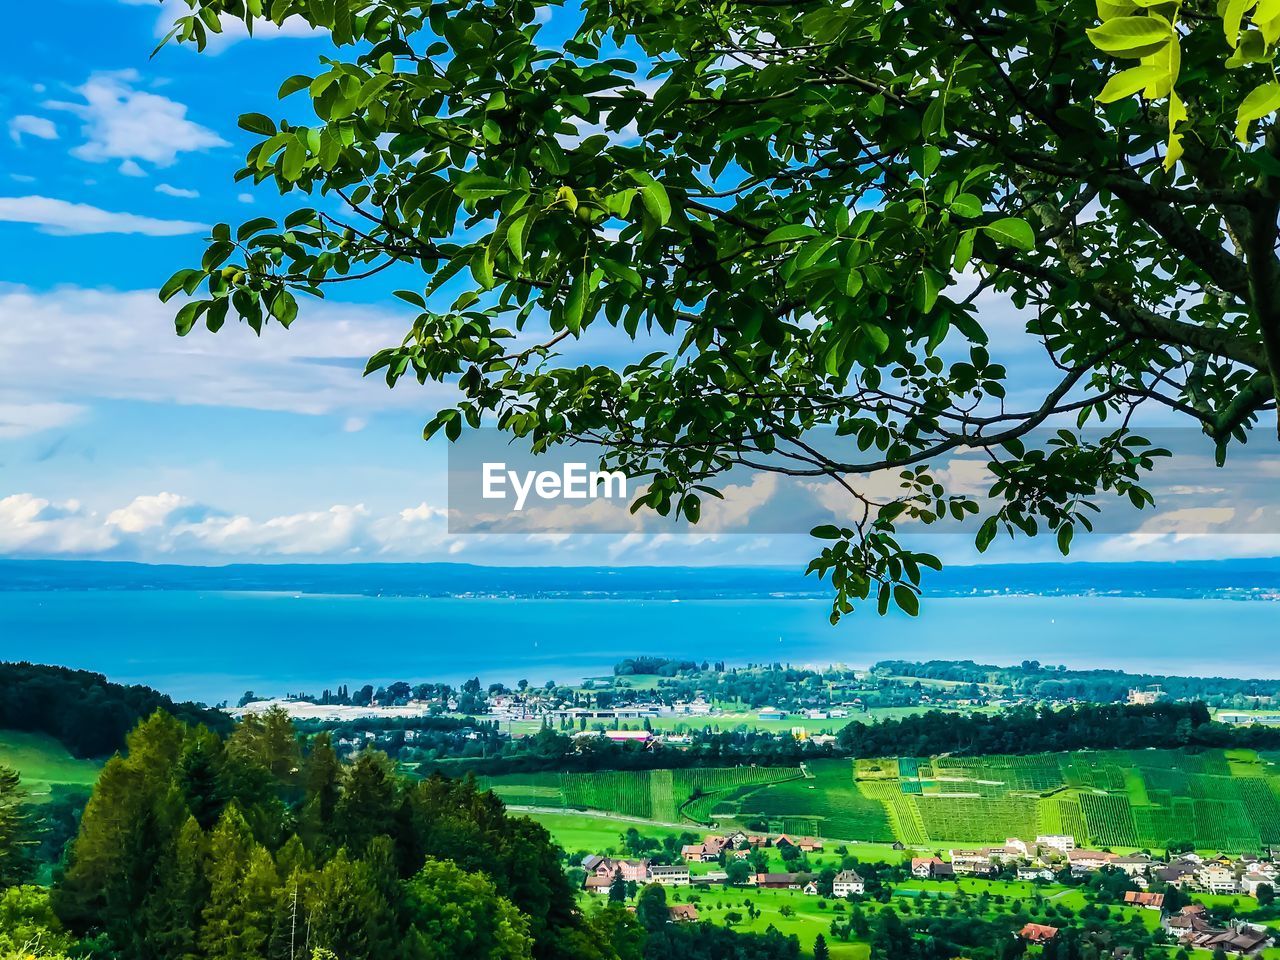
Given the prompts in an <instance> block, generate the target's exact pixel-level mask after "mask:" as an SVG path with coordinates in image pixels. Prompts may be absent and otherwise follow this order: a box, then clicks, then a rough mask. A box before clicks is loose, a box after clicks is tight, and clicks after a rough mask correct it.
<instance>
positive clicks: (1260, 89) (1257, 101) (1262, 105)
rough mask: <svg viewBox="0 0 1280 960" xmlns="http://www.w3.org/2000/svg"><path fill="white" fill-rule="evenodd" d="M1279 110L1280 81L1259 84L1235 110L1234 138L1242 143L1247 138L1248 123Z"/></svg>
mask: <svg viewBox="0 0 1280 960" xmlns="http://www.w3.org/2000/svg"><path fill="white" fill-rule="evenodd" d="M1276 110H1280V83H1276V82H1275V81H1274V80H1272V81H1270V82H1269V83H1263V84H1259V85H1258V86H1256V87H1254V88H1253V89H1252V90H1250V91H1249V95H1248V96H1247V97H1245V98H1244V102H1243V103H1241V104H1240V109H1239V110H1237V111H1236V139H1237V140H1239V141H1241V142H1242V143H1243V142H1244V141H1245V140H1247V139H1248V138H1249V124H1250V123H1252V122H1253V121H1254V120H1261V119H1262V118H1263V117H1266V116H1270V115H1271V114H1273V113H1275V112H1276Z"/></svg>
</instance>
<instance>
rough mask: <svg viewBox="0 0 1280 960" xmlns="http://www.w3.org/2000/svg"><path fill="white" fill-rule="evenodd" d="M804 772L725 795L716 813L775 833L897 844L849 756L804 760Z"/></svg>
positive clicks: (886, 817) (882, 808) (883, 812)
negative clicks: (800, 776) (795, 777)
mask: <svg viewBox="0 0 1280 960" xmlns="http://www.w3.org/2000/svg"><path fill="white" fill-rule="evenodd" d="M805 773H806V776H805V778H804V779H801V780H788V781H786V782H784V783H774V784H769V785H767V786H765V787H760V788H756V789H752V790H750V791H744V792H743V794H742V795H741V796H737V797H735V796H729V797H726V798H725V799H724V800H722V801H721V802H720V803H718V804H716V806H715V807H713V808H712V811H711V814H712V818H713V819H714V820H716V821H717V822H719V821H723V820H730V819H732V820H735V821H737V822H739V823H743V822H747V821H764V822H765V823H766V824H767V825H768V829H769V831H770V832H773V833H799V834H806V835H810V836H821V837H840V838H846V839H858V840H874V841H887V842H890V843H892V841H893V840H894V837H895V834H894V831H893V829H892V828H891V826H890V819H889V815H888V813H887V812H886V809H885V806H884V805H883V804H881V803H879V802H878V801H877V800H875V799H874V798H872V797H869V796H867V795H866V794H864V793H862V792H861V791H859V790H858V789H857V785H856V784H855V783H854V781H853V776H852V768H851V766H850V764H849V761H848V760H815V761H813V762H811V763H807V764H805Z"/></svg>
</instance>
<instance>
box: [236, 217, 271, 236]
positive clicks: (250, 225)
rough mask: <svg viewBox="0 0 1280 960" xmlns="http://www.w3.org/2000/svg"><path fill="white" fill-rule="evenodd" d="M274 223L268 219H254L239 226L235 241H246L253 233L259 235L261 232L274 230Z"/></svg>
mask: <svg viewBox="0 0 1280 960" xmlns="http://www.w3.org/2000/svg"><path fill="white" fill-rule="evenodd" d="M275 225H276V222H275V221H274V220H272V219H271V218H270V217H254V218H253V219H252V220H247V221H245V222H244V223H242V224H240V229H239V230H237V231H236V239H237V240H241V241H243V240H248V239H249V238H250V237H252V236H253V235H254V234H255V233H261V232H262V231H263V230H273V229H275Z"/></svg>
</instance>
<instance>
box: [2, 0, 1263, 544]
mask: <svg viewBox="0 0 1280 960" xmlns="http://www.w3.org/2000/svg"><path fill="white" fill-rule="evenodd" d="M174 10H175V8H174V7H173V5H172V4H171V3H169V2H166V3H165V4H163V5H162V4H160V3H157V2H124V0H47V2H45V3H42V4H39V5H31V4H28V5H25V6H20V7H18V8H15V10H14V11H13V15H14V17H16V18H17V22H16V23H15V22H11V28H10V29H9V30H8V31H7V32H6V33H5V36H4V39H2V40H0V52H3V54H4V56H3V59H0V63H3V64H4V66H3V68H0V246H2V247H3V249H4V251H5V257H4V259H3V261H2V263H0V555H14V556H64V557H102V558H130V559H144V560H155V561H175V562H226V561H230V560H233V559H235V560H251V559H260V560H272V559H316V560H352V559H360V560H371V559H395V560H404V559H442V558H455V559H464V560H470V561H473V562H488V563H504V562H508V563H537V562H555V563H574V562H609V561H616V562H644V563H652V562H655V561H662V562H672V563H716V562H735V563H742V562H772V563H777V562H802V561H803V560H804V559H806V558H807V557H808V556H809V555H810V553H811V550H812V545H811V544H810V543H809V542H807V538H804V537H779V536H761V535H749V536H748V535H740V536H725V535H714V534H712V535H705V536H700V537H658V538H655V537H652V536H632V537H611V536H593V537H586V536H580V537H575V538H569V539H564V538H561V537H552V538H548V537H536V536H535V537H527V536H519V537H518V536H507V537H488V538H485V537H450V536H449V535H448V534H447V533H446V531H445V529H444V524H443V522H442V519H441V517H442V511H443V509H444V507H445V506H446V496H445V495H446V485H445V477H444V463H445V458H444V451H443V449H442V447H441V445H440V444H439V443H435V442H433V443H432V444H424V443H423V442H422V440H421V433H420V431H421V426H422V423H423V421H424V420H425V418H426V416H427V414H428V411H429V410H430V408H431V406H432V403H433V400H439V399H441V398H442V397H443V396H444V393H443V392H442V391H441V390H440V388H424V389H419V388H416V387H415V386H413V385H405V386H403V387H401V388H398V389H396V390H394V391H389V390H387V389H386V387H385V385H384V384H383V383H382V381H380V380H377V379H373V380H368V381H366V380H362V379H361V377H360V370H361V367H362V366H363V362H364V359H365V358H366V357H367V356H368V355H369V354H370V353H371V352H373V351H374V350H376V349H378V348H379V347H382V346H386V345H388V344H391V343H393V342H395V341H397V340H398V339H399V338H400V336H401V335H402V334H403V331H404V329H405V328H406V327H407V324H408V315H407V314H406V312H405V311H403V310H400V309H398V308H397V306H396V305H395V304H396V301H393V300H392V299H391V298H390V297H389V296H388V292H389V290H390V289H391V285H389V284H383V283H378V284H376V285H371V286H366V287H363V288H360V286H359V285H352V286H351V287H350V288H349V289H347V290H344V291H343V295H344V296H346V297H347V298H348V299H346V300H345V301H343V302H333V301H331V302H326V303H323V304H312V305H306V306H305V307H304V314H303V316H302V318H301V319H300V321H299V322H298V323H297V324H296V325H295V327H294V328H293V330H292V331H290V332H288V333H286V332H284V331H281V330H280V329H279V328H278V327H271V328H269V329H268V330H267V332H266V334H265V335H264V336H263V337H262V338H261V339H260V340H259V339H256V338H254V337H253V336H252V335H251V334H250V333H249V332H248V331H247V330H245V329H243V328H239V329H234V328H231V327H228V329H227V330H225V331H224V332H223V333H221V334H219V335H218V336H217V337H212V336H209V335H207V334H203V333H202V332H200V331H197V332H196V333H193V334H192V335H191V337H189V338H187V339H179V338H177V337H176V336H175V335H174V334H173V332H172V312H173V306H172V305H168V306H166V305H163V304H160V303H159V302H158V301H157V300H156V298H155V294H154V291H155V290H156V289H157V288H158V287H159V286H160V284H161V283H162V282H163V281H164V280H165V279H166V278H167V277H168V276H169V275H170V274H171V273H172V272H173V271H174V270H176V269H178V268H179V267H182V266H186V265H188V264H189V263H191V262H193V261H195V260H196V259H198V257H199V255H200V252H201V251H202V249H203V241H202V238H203V237H204V236H205V234H206V231H207V228H208V225H210V224H212V223H214V222H217V221H232V222H236V221H238V220H242V219H246V218H248V217H250V216H256V215H260V214H265V215H271V214H273V213H275V212H277V211H280V210H283V209H285V208H284V207H283V206H282V202H281V201H280V199H279V198H278V197H277V198H273V197H272V196H271V195H270V192H269V187H268V188H267V189H265V190H261V191H259V190H254V189H253V188H251V187H246V186H244V185H242V184H237V183H235V182H234V180H233V174H234V172H235V171H236V170H237V169H238V167H239V160H240V157H241V156H242V155H243V152H244V150H245V149H246V147H247V146H248V145H249V142H250V136H249V135H248V134H244V133H243V132H242V131H240V130H238V129H237V127H236V124H235V119H236V116H237V115H238V114H241V113H246V112H251V111H253V112H262V113H267V114H270V115H280V113H281V110H282V108H281V107H280V105H279V104H278V103H277V101H276V99H275V91H276V89H277V87H278V85H279V82H280V81H281V80H282V79H283V78H285V77H287V76H289V75H290V74H293V73H307V72H311V71H312V70H313V68H314V65H315V62H316V58H317V56H318V55H320V54H321V53H322V52H324V50H325V48H326V45H325V43H324V41H323V40H322V39H319V38H316V37H314V36H308V35H306V33H305V31H299V30H294V29H284V30H280V31H268V32H265V33H261V34H259V35H258V36H256V37H255V38H253V39H251V40H250V39H247V38H245V37H243V36H242V35H232V36H229V37H226V38H222V39H218V40H216V41H215V43H214V44H213V47H212V49H211V50H209V51H206V52H205V53H204V54H197V53H195V52H194V50H190V49H185V48H180V47H177V46H174V45H170V46H168V47H166V48H165V49H163V50H162V51H161V52H160V53H159V54H158V55H157V56H155V57H154V58H152V57H151V52H152V50H153V48H154V47H155V44H156V42H157V39H158V38H159V36H161V35H162V34H163V32H164V28H165V24H166V23H167V22H168V20H169V19H170V18H171V16H172V15H173V13H174ZM555 26H556V25H555V24H554V23H553V24H552V29H553V30H554V28H555ZM988 306H989V310H990V317H989V319H990V320H991V322H992V325H993V327H994V328H995V329H996V330H997V331H1003V332H1004V333H1005V334H1007V335H1008V336H1007V339H1008V343H1007V345H1006V344H1002V346H1003V347H1004V351H1003V352H1004V355H1005V360H1006V362H1007V363H1008V364H1009V366H1010V367H1011V369H1014V370H1015V371H1016V370H1018V369H1019V367H1020V365H1021V366H1022V367H1024V368H1025V370H1026V371H1027V380H1028V387H1029V388H1033V387H1034V386H1035V384H1036V381H1037V380H1038V378H1037V377H1036V376H1035V374H1034V369H1035V367H1036V361H1035V360H1034V356H1035V354H1034V345H1032V344H1029V343H1027V342H1025V341H1022V342H1015V340H1016V331H1017V330H1019V329H1020V327H1021V321H1020V319H1019V318H1018V317H1017V315H1016V311H1014V310H1013V308H1012V307H1011V306H1009V305H1008V304H1007V303H999V302H992V303H990V304H989V305H988ZM638 352H643V351H638ZM1275 462H1276V461H1272V460H1267V461H1265V463H1263V465H1262V466H1261V467H1259V470H1261V471H1263V472H1262V474H1261V475H1262V476H1268V477H1280V472H1276V473H1274V474H1272V473H1267V472H1266V471H1269V470H1272V469H1273V468H1274V466H1275ZM1271 484H1272V485H1274V480H1272V481H1271ZM1179 496H1181V497H1183V498H1184V500H1179V499H1178V497H1179ZM1189 496H1193V495H1192V494H1191V492H1190V491H1189V490H1184V491H1182V492H1181V493H1174V494H1173V496H1172V501H1171V503H1172V508H1178V507H1179V505H1183V506H1187V507H1188V508H1194V509H1196V510H1203V509H1215V508H1216V509H1218V510H1223V509H1227V507H1226V506H1224V505H1223V501H1224V500H1226V501H1230V500H1232V493H1231V492H1230V491H1229V490H1227V489H1225V488H1219V487H1213V488H1209V487H1206V486H1203V485H1202V486H1201V487H1198V488H1197V493H1196V494H1194V497H1195V500H1194V503H1192V502H1191V501H1187V500H1185V498H1186V497H1189ZM1236 499H1238V498H1236ZM1165 502H1170V501H1168V499H1167V498H1166V501H1165ZM1215 504H1217V506H1216V507H1215ZM1162 506H1164V503H1162ZM1240 519H1241V518H1240V516H1239V515H1237V517H1236V520H1237V524H1236V526H1235V527H1233V528H1232V529H1233V532H1232V533H1231V534H1230V535H1221V536H1215V537H1189V536H1179V535H1175V534H1172V533H1162V532H1161V531H1160V530H1159V529H1157V528H1152V529H1153V530H1154V531H1155V532H1151V531H1150V530H1149V531H1148V533H1147V534H1144V535H1143V537H1141V538H1137V539H1135V538H1134V537H1133V536H1132V535H1130V536H1126V537H1111V538H1097V539H1096V540H1094V541H1093V542H1090V543H1087V544H1082V545H1081V549H1080V551H1079V554H1078V556H1079V557H1082V558H1098V557H1105V558H1119V557H1126V556H1132V557H1135V558H1137V557H1141V558H1145V559H1152V558H1154V557H1156V556H1171V557H1172V556H1210V557H1212V556H1227V555H1237V554H1254V555H1257V554H1274V553H1280V540H1278V539H1277V538H1275V537H1272V536H1265V537H1257V536H1255V537H1248V536H1242V535H1241V530H1242V529H1243V528H1242V527H1241V526H1240V525H1239V520H1240ZM1170 529H1173V528H1170ZM1186 529H1192V528H1186ZM1195 529H1199V528H1195ZM1272 529H1275V527H1273V528H1272ZM1193 532H1194V531H1193ZM935 539H938V538H935ZM938 546H939V549H940V552H942V553H944V554H945V555H946V556H947V557H948V558H949V559H951V560H954V561H957V562H971V561H973V560H975V559H977V557H976V555H975V554H974V553H973V551H972V549H971V548H970V547H969V546H968V541H967V539H965V538H959V537H957V538H947V539H945V541H940V544H939V545H938ZM1053 555H1054V554H1053V550H1052V545H1051V544H1049V543H1047V542H1046V543H1043V544H1031V545H1027V544H1023V545H1018V546H1013V547H1000V548H997V549H996V550H995V551H993V552H992V553H991V554H989V555H988V559H998V560H1016V559H1028V560H1032V559H1048V558H1051V557H1052V556H1053Z"/></svg>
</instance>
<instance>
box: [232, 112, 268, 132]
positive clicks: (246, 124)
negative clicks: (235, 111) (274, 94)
mask: <svg viewBox="0 0 1280 960" xmlns="http://www.w3.org/2000/svg"><path fill="white" fill-rule="evenodd" d="M236 125H237V126H239V127H240V129H241V130H248V131H249V132H250V133H260V134H262V136H264V137H270V136H274V134H275V132H276V124H275V121H274V120H272V119H271V118H270V117H268V116H267V115H266V114H262V113H243V114H241V115H240V119H239V120H238V121H236Z"/></svg>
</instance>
